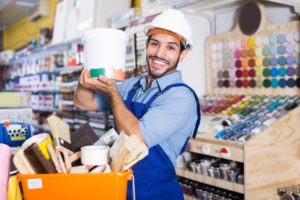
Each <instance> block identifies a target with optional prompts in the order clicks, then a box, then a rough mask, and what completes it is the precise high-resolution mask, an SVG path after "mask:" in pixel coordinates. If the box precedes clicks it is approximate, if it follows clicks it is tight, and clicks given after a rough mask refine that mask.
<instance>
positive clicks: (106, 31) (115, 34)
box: [82, 28, 128, 42]
mask: <svg viewBox="0 0 300 200" xmlns="http://www.w3.org/2000/svg"><path fill="white" fill-rule="evenodd" d="M97 37H107V38H118V39H122V40H125V41H126V42H128V35H127V33H126V32H124V31H121V30H118V29H113V28H96V29H89V30H87V31H86V32H85V33H84V36H83V38H82V41H83V42H84V41H85V40H88V39H92V38H97Z"/></svg>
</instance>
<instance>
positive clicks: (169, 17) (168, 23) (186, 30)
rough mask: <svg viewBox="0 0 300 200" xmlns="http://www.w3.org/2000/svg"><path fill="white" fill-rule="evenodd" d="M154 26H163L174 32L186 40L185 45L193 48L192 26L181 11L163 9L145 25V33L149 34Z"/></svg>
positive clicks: (162, 27)
mask: <svg viewBox="0 0 300 200" xmlns="http://www.w3.org/2000/svg"><path fill="white" fill-rule="evenodd" d="M152 28H161V29H165V30H168V31H171V32H174V33H176V34H178V35H179V36H181V37H182V38H183V39H184V40H185V42H186V44H184V46H186V47H187V48H189V49H191V48H192V44H193V40H192V35H193V34H192V28H191V26H190V24H189V22H188V21H187V19H186V18H185V16H184V14H183V13H182V12H181V11H179V10H175V9H168V10H165V11H163V12H162V13H161V14H160V15H158V16H157V17H155V18H154V20H153V21H152V22H151V23H150V24H149V25H146V26H145V33H146V34H147V33H148V31H149V30H150V29H152Z"/></svg>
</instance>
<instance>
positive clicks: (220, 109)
mask: <svg viewBox="0 0 300 200" xmlns="http://www.w3.org/2000/svg"><path fill="white" fill-rule="evenodd" d="M200 102H201V112H202V113H203V114H204V116H203V117H204V118H205V116H206V115H207V114H208V115H217V116H216V117H214V118H212V119H211V120H208V121H206V122H205V125H201V126H200V131H203V130H204V129H205V130H206V132H214V133H215V136H214V137H215V138H216V139H224V140H231V141H238V142H246V141H247V140H249V139H250V138H251V137H252V136H254V135H256V134H258V133H261V132H262V131H263V130H265V129H266V128H267V127H269V126H271V125H272V124H273V123H275V122H276V121H277V120H278V119H280V118H281V117H283V116H285V115H286V114H287V113H288V112H289V111H290V110H293V109H295V108H296V107H298V106H299V105H300V97H299V96H280V95H277V96H263V95H254V96H250V95H247V96H245V95H206V96H203V97H201V99H200ZM206 125H207V127H205V126H206ZM201 129H202V130H201ZM208 129H210V130H211V131H210V130H208Z"/></svg>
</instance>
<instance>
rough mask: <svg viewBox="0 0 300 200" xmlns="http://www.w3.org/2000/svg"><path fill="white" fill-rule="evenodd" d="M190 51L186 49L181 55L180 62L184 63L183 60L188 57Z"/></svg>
mask: <svg viewBox="0 0 300 200" xmlns="http://www.w3.org/2000/svg"><path fill="white" fill-rule="evenodd" d="M188 52H189V50H188V49H185V50H183V51H182V52H181V53H180V58H179V62H182V61H183V59H184V58H185V57H186V55H187V54H188Z"/></svg>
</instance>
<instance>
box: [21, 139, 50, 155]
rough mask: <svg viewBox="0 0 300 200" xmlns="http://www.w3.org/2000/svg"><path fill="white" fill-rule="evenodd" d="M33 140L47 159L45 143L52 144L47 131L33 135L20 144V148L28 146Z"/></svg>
mask: <svg viewBox="0 0 300 200" xmlns="http://www.w3.org/2000/svg"><path fill="white" fill-rule="evenodd" d="M34 142H35V143H37V144H38V146H39V148H40V150H41V152H42V153H43V154H44V156H45V157H46V158H47V159H48V160H49V159H50V154H49V152H48V148H47V145H48V144H51V145H52V146H53V142H52V139H51V137H50V135H49V134H48V133H40V134H38V135H34V136H32V137H31V138H29V139H28V140H26V141H25V142H24V143H23V144H22V149H26V148H27V147H28V146H30V145H31V144H32V143H34Z"/></svg>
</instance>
